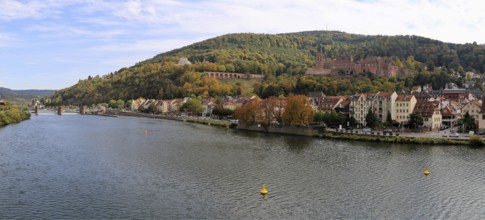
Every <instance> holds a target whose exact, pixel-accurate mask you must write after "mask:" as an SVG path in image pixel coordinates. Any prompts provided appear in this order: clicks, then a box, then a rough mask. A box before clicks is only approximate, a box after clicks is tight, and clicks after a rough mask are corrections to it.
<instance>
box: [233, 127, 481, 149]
mask: <svg viewBox="0 0 485 220" xmlns="http://www.w3.org/2000/svg"><path fill="white" fill-rule="evenodd" d="M237 128H238V129H241V130H249V131H257V132H266V133H278V134H289V135H301V136H312V137H318V138H329V139H341V140H351V141H370V142H386V143H405V144H426V145H473V146H483V145H484V142H483V140H482V138H481V137H479V136H471V137H463V138H449V137H436V136H431V135H429V136H427V135H426V134H425V133H423V134H418V133H394V134H383V133H382V132H372V133H365V132H362V131H346V132H337V131H329V130H325V129H324V128H321V127H320V128H316V127H315V128H314V127H279V126H269V127H263V126H257V125H250V126H245V125H238V127H237ZM472 137H474V138H472ZM471 140H472V141H471Z"/></svg>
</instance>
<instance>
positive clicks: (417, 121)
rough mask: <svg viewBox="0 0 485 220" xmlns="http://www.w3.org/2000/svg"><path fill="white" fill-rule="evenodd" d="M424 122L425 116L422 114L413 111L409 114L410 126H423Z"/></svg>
mask: <svg viewBox="0 0 485 220" xmlns="http://www.w3.org/2000/svg"><path fill="white" fill-rule="evenodd" d="M423 122H424V121H423V116H421V114H418V113H415V112H413V113H411V114H410V115H409V126H412V127H413V128H416V127H417V126H422V125H423Z"/></svg>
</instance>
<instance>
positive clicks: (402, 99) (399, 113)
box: [393, 94, 417, 125]
mask: <svg viewBox="0 0 485 220" xmlns="http://www.w3.org/2000/svg"><path fill="white" fill-rule="evenodd" d="M416 103H417V101H416V98H415V97H414V95H411V94H401V95H398V96H397V98H396V114H395V116H396V118H393V120H395V121H396V122H398V123H399V124H401V125H406V124H407V123H408V120H409V115H410V114H411V113H413V110H414V106H415V105H416Z"/></svg>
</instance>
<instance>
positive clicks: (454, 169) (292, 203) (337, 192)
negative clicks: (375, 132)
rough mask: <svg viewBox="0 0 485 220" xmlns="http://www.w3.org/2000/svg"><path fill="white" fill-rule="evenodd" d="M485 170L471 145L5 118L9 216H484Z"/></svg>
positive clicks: (5, 209) (94, 119) (2, 203)
mask: <svg viewBox="0 0 485 220" xmlns="http://www.w3.org/2000/svg"><path fill="white" fill-rule="evenodd" d="M426 166H428V167H429V169H430V172H431V174H430V175H429V176H428V177H425V176H424V175H423V171H424V169H425V167H426ZM484 168H485V150H484V149H472V148H468V147H465V146H417V145H397V144H376V143H368V142H351V141H340V140H325V139H317V138H308V137H298V136H283V135H271V134H263V133H253V132H244V131H237V130H229V129H223V128H215V127H211V126H204V125H198V124H191V123H182V122H176V121H169V120H156V119H145V118H130V117H118V118H110V117H98V116H80V115H63V116H57V115H41V116H32V119H31V120H28V121H25V122H22V123H20V124H16V125H10V126H7V127H5V128H0V198H2V199H1V200H0V218H2V219H5V218H6V219H11V218H27V219H38V218H49V219H59V218H64V219H65V218H69V219H72V218H90V219H101V218H136V219H146V218H157V219H194V218H195V219H200V218H205V219H207V218H208V219H307V218H308V219H335V218H338V219H383V218H385V219H443V218H446V219H483V218H485V199H484V195H485V184H484V182H485V181H484V180H485V175H484V174H485V173H484ZM262 183H266V185H267V189H268V191H269V194H268V196H266V198H265V199H262V198H261V196H260V195H259V190H260V188H261V184H262Z"/></svg>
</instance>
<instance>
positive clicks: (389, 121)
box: [386, 111, 392, 126]
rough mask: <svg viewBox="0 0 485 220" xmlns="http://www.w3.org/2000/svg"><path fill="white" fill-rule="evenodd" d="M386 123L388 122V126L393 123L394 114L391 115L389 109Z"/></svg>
mask: <svg viewBox="0 0 485 220" xmlns="http://www.w3.org/2000/svg"><path fill="white" fill-rule="evenodd" d="M386 123H387V126H391V125H392V116H391V112H389V111H388V112H387V117H386Z"/></svg>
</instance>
